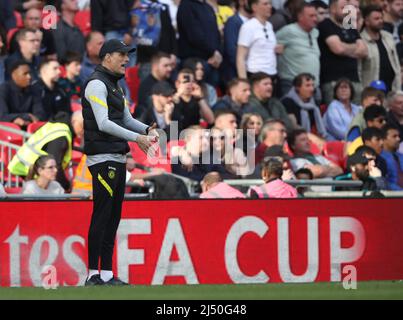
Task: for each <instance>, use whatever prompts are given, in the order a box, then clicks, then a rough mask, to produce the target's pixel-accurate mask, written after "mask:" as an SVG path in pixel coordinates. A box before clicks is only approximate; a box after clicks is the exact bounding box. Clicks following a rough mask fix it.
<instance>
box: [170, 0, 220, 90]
mask: <svg viewBox="0 0 403 320" xmlns="http://www.w3.org/2000/svg"><path fill="white" fill-rule="evenodd" d="M177 21H178V32H179V43H178V49H179V51H178V52H179V57H180V58H181V59H183V60H185V59H186V58H193V57H197V58H200V59H202V60H203V61H204V68H205V72H206V81H207V82H208V83H210V84H211V85H213V86H216V85H217V84H218V71H217V69H218V68H219V66H220V65H221V62H222V55H221V36H220V31H219V30H218V26H217V18H216V15H215V13H214V10H213V8H212V7H211V6H210V5H209V4H208V3H207V2H206V1H205V0H182V1H181V3H180V5H179V8H178V15H177Z"/></svg>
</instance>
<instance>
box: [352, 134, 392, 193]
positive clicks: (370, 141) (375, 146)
mask: <svg viewBox="0 0 403 320" xmlns="http://www.w3.org/2000/svg"><path fill="white" fill-rule="evenodd" d="M362 140H364V144H363V145H361V146H360V147H358V148H357V149H356V150H355V152H361V153H362V154H363V155H364V156H366V157H367V158H368V160H373V161H374V163H373V166H374V167H376V169H374V170H373V172H372V173H371V176H373V177H386V175H387V173H388V168H387V163H386V161H385V159H384V158H382V157H381V152H382V150H383V136H382V130H381V129H378V128H366V129H365V130H364V131H363V133H362ZM370 172H371V170H370ZM383 180H385V181H384V182H385V187H384V188H386V179H384V178H383Z"/></svg>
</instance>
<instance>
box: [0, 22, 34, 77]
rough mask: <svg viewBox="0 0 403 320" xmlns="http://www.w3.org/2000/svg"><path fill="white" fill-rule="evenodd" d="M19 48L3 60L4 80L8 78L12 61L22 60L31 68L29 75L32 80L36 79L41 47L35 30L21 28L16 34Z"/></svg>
mask: <svg viewBox="0 0 403 320" xmlns="http://www.w3.org/2000/svg"><path fill="white" fill-rule="evenodd" d="M16 40H17V43H18V46H19V50H17V51H16V52H14V53H13V54H11V55H9V56H8V58H7V59H6V61H5V65H6V77H5V78H6V80H9V79H10V75H11V74H10V70H8V67H10V66H11V65H12V64H13V62H14V61H17V60H24V61H26V62H27V63H28V64H29V66H30V68H31V77H32V79H33V80H36V79H38V67H39V57H38V55H39V49H40V47H41V40H40V39H39V36H38V34H37V33H36V32H35V30H31V29H21V30H20V31H19V32H18V35H17V36H16Z"/></svg>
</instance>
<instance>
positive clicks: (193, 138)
mask: <svg viewBox="0 0 403 320" xmlns="http://www.w3.org/2000/svg"><path fill="white" fill-rule="evenodd" d="M182 137H183V140H184V141H185V145H184V146H183V147H177V148H173V149H172V150H171V167H172V173H175V174H178V175H180V176H183V177H187V178H189V179H192V180H195V181H198V182H200V181H202V180H203V178H204V176H205V175H206V174H207V173H209V172H211V171H218V172H220V173H222V172H223V170H222V169H221V168H220V167H221V166H220V165H212V164H210V163H204V162H203V161H202V160H203V159H202V155H203V154H204V153H205V152H208V150H209V142H208V140H207V136H206V134H205V130H204V129H203V128H202V127H200V126H191V127H189V128H188V129H187V130H185V131H184V132H183V133H182Z"/></svg>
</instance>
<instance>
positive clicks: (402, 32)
mask: <svg viewBox="0 0 403 320" xmlns="http://www.w3.org/2000/svg"><path fill="white" fill-rule="evenodd" d="M397 32H398V34H399V42H398V43H397V44H396V51H397V56H398V57H399V61H400V65H401V64H402V63H401V62H402V59H403V42H402V40H403V23H401V24H400V25H399V28H398V29H397Z"/></svg>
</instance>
